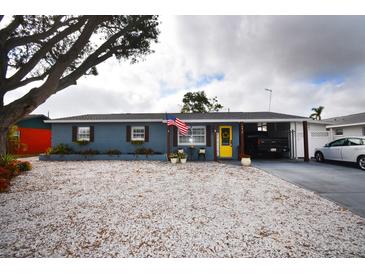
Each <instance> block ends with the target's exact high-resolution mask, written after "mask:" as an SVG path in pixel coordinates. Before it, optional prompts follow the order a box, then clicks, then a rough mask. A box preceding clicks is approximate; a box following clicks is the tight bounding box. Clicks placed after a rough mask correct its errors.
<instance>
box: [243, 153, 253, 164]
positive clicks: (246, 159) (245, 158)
mask: <svg viewBox="0 0 365 274" xmlns="http://www.w3.org/2000/svg"><path fill="white" fill-rule="evenodd" d="M241 165H243V166H250V165H251V156H250V155H247V154H242V155H241Z"/></svg>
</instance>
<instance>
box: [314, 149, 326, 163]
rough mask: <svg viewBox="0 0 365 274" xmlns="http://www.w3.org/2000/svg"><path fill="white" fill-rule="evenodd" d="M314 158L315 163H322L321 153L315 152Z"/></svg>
mask: <svg viewBox="0 0 365 274" xmlns="http://www.w3.org/2000/svg"><path fill="white" fill-rule="evenodd" d="M314 157H315V158H316V161H317V162H324V157H323V154H322V152H320V151H317V152H316V154H315V155H314Z"/></svg>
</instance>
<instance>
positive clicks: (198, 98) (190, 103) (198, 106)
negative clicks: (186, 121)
mask: <svg viewBox="0 0 365 274" xmlns="http://www.w3.org/2000/svg"><path fill="white" fill-rule="evenodd" d="M182 102H183V107H182V109H181V113H206V112H217V111H219V110H221V109H222V108H223V106H222V105H221V104H219V103H218V99H217V97H213V98H210V99H209V98H208V97H207V95H206V94H205V92H204V91H197V92H187V93H186V94H185V95H184V98H183V100H182Z"/></svg>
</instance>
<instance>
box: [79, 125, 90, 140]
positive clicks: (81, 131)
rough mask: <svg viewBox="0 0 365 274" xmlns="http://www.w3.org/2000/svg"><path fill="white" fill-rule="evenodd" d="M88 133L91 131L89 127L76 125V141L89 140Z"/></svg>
mask: <svg viewBox="0 0 365 274" xmlns="http://www.w3.org/2000/svg"><path fill="white" fill-rule="evenodd" d="M83 131H89V132H88V133H85V132H83ZM90 133H91V129H90V127H77V141H86V142H90ZM81 135H84V136H81Z"/></svg>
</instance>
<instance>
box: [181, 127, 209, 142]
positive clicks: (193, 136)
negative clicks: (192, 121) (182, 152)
mask: <svg viewBox="0 0 365 274" xmlns="http://www.w3.org/2000/svg"><path fill="white" fill-rule="evenodd" d="M178 140H179V145H205V127H197V126H196V127H191V128H189V130H188V135H186V136H184V135H180V132H178Z"/></svg>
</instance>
